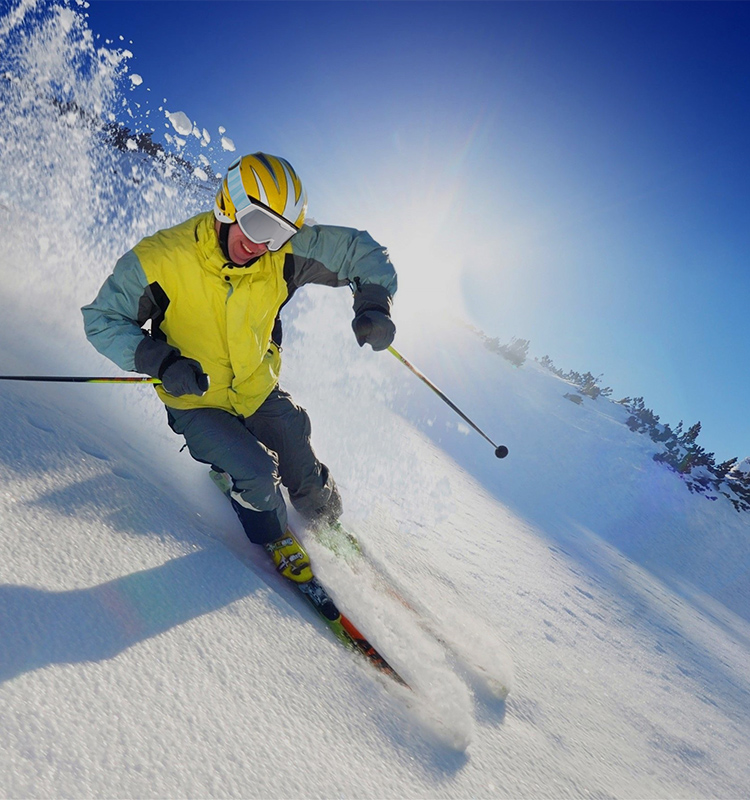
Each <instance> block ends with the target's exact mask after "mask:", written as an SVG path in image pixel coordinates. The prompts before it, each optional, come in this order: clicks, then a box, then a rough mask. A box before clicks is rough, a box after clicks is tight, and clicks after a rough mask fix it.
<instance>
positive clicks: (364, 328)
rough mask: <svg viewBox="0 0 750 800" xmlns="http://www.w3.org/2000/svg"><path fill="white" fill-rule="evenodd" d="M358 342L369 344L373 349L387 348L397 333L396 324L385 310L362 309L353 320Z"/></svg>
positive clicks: (361, 344) (361, 345)
mask: <svg viewBox="0 0 750 800" xmlns="http://www.w3.org/2000/svg"><path fill="white" fill-rule="evenodd" d="M352 328H353V329H354V335H355V336H356V337H357V344H358V345H359V346H360V347H363V346H364V345H365V344H369V345H370V347H372V349H373V350H385V349H386V348H387V347H388V345H390V344H391V342H392V341H393V337H394V336H395V335H396V326H395V325H394V324H393V320H392V319H391V318H390V317H389V316H388V314H386V313H384V312H383V311H375V310H371V311H361V312H360V313H359V314H357V316H356V317H354V321H353V322H352Z"/></svg>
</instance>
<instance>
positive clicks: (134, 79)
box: [130, 72, 143, 86]
mask: <svg viewBox="0 0 750 800" xmlns="http://www.w3.org/2000/svg"><path fill="white" fill-rule="evenodd" d="M130 82H131V83H132V84H133V86H140V85H141V84H142V83H143V78H141V76H140V75H137V74H136V73H135V72H134V73H133V74H132V75H131V76H130Z"/></svg>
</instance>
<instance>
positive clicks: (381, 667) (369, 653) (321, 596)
mask: <svg viewBox="0 0 750 800" xmlns="http://www.w3.org/2000/svg"><path fill="white" fill-rule="evenodd" d="M209 474H210V476H211V480H212V481H213V482H214V483H215V484H216V486H217V487H218V488H219V489H220V490H221V492H222V494H224V495H225V496H226V497H227V498H230V499H231V492H232V480H231V478H230V476H229V475H227V474H226V473H225V472H217V471H216V470H214V469H212V470H211V471H210V473H209ZM350 539H351V540H353V541H354V542H356V540H355V539H354V538H353V537H350ZM350 546H351V541H350ZM357 546H358V545H357ZM284 580H285V581H286V582H287V583H289V584H291V585H293V586H294V587H296V589H297V590H298V591H299V592H300V593H301V594H302V595H303V597H304V598H305V599H306V600H307V601H308V603H310V605H311V606H312V607H313V608H314V609H315V611H316V612H317V613H318V615H319V616H320V618H321V619H322V620H323V621H324V622H325V623H326V624H327V625H328V627H329V628H330V629H331V630H332V631H333V633H334V635H335V636H336V638H337V639H338V640H339V641H340V642H341V643H342V644H343V645H344V646H345V647H347V648H349V649H351V650H353V651H355V652H356V653H358V654H359V655H361V656H363V657H364V658H365V659H366V660H367V662H368V663H369V664H370V665H371V666H372V667H374V668H375V669H376V670H377V671H378V672H380V673H382V674H383V675H387V676H388V677H389V678H391V679H392V680H394V681H395V682H396V683H398V684H400V685H401V686H405V687H406V688H410V687H409V684H408V683H407V682H406V681H405V680H404V679H403V678H402V677H401V676H400V675H399V674H398V672H396V670H395V669H394V668H393V667H392V666H391V665H390V664H389V663H388V662H387V661H386V659H385V658H384V657H383V656H382V655H381V654H380V653H379V652H378V651H377V650H376V649H375V647H373V645H372V644H371V643H370V642H369V641H368V640H367V639H366V638H365V636H364V635H363V634H362V633H361V632H360V630H359V629H358V628H357V626H356V625H355V624H354V623H353V622H352V621H351V620H350V619H349V618H348V617H347V616H346V615H344V614H342V613H341V611H340V610H339V608H338V607H337V606H336V603H335V602H334V601H333V599H332V598H331V596H330V594H328V590H327V589H326V588H325V587H324V586H323V584H322V583H321V582H320V581H319V580H318V579H317V578H316V577H314V576H313V578H312V580H309V581H304V582H301V583H297V582H296V581H292V580H287V579H286V578H284Z"/></svg>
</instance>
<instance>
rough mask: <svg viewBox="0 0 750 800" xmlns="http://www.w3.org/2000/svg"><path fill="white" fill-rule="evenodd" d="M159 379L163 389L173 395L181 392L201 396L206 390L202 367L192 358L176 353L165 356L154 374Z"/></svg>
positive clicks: (204, 374)
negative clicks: (156, 373)
mask: <svg viewBox="0 0 750 800" xmlns="http://www.w3.org/2000/svg"><path fill="white" fill-rule="evenodd" d="M156 377H158V378H159V380H161V385H162V386H163V387H164V391H165V392H167V393H168V394H171V395H172V396H173V397H181V396H182V395H183V394H197V395H198V396H199V397H202V396H203V395H204V394H205V393H206V392H207V391H208V375H206V373H205V372H204V371H203V367H201V365H200V364H199V363H198V362H197V361H196V360H195V359H192V358H185V356H179V355H177V351H176V350H175V356H174V358H171V360H170V357H169V356H167V358H166V359H165V361H164V363H163V364H162V366H161V369H160V370H159V374H158V375H157V376H156Z"/></svg>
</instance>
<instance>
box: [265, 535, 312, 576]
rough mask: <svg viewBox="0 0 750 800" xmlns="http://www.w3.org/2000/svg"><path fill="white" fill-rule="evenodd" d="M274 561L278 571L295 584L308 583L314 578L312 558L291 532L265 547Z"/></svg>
mask: <svg viewBox="0 0 750 800" xmlns="http://www.w3.org/2000/svg"><path fill="white" fill-rule="evenodd" d="M264 547H265V548H266V550H267V551H268V554H269V555H270V556H271V558H272V559H273V563H274V564H275V565H276V569H277V571H278V572H280V573H281V574H282V575H283V576H284V577H285V578H287V579H288V580H290V581H294V582H295V583H307V582H308V581H311V580H312V578H313V573H312V569H311V568H310V557H309V556H308V555H307V553H306V552H305V550H304V548H303V547H302V545H301V544H300V543H299V542H298V541H297V539H296V538H295V537H294V534H292V532H291V531H287V532H286V535H285V536H282V537H281V539H277V540H276V541H275V542H269V543H268V544H266V545H264Z"/></svg>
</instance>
